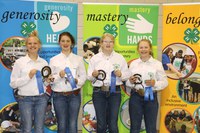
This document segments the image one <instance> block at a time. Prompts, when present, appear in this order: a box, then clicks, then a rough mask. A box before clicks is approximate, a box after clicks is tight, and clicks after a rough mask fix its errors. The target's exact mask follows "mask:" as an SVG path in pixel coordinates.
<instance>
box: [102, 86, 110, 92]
mask: <svg viewBox="0 0 200 133" xmlns="http://www.w3.org/2000/svg"><path fill="white" fill-rule="evenodd" d="M109 88H110V86H101V90H102V91H109Z"/></svg>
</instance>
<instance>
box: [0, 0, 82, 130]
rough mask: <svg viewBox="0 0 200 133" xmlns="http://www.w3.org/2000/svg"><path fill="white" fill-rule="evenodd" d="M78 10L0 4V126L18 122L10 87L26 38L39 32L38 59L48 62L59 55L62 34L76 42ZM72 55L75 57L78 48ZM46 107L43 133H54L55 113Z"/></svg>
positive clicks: (18, 2)
mask: <svg viewBox="0 0 200 133" xmlns="http://www.w3.org/2000/svg"><path fill="white" fill-rule="evenodd" d="M77 8H78V5H77V4H76V3H65V2H53V1H51V2H46V1H45V2H43V1H21V0H9V1H0V29H1V30H0V44H1V45H0V60H1V64H0V71H1V72H0V95H1V96H0V101H1V102H0V109H1V110H0V113H1V114H2V115H1V116H0V123H2V122H3V124H5V125H6V124H8V123H6V122H8V121H6V120H15V121H18V118H20V116H19V115H20V114H19V113H18V112H19V109H18V105H17V103H16V101H15V98H14V95H13V94H14V92H13V89H12V88H11V87H10V86H9V83H10V74H11V71H12V66H13V64H14V62H15V61H16V60H17V59H18V58H20V57H23V56H25V55H26V47H25V38H26V37H27V35H28V34H30V33H31V32H32V31H33V30H37V31H38V34H39V38H40V39H41V42H42V48H41V50H40V56H41V57H42V58H44V59H46V60H47V61H48V62H49V59H50V58H51V57H52V56H54V55H56V54H58V53H60V50H61V49H60V46H59V45H58V37H59V34H60V33H61V32H63V31H68V32H70V33H71V34H72V35H73V36H74V38H75V40H77V11H78V9H77ZM73 52H74V53H77V45H75V47H74V49H73ZM48 107H49V108H48V109H47V110H48V112H47V114H48V116H46V121H45V133H55V132H56V130H57V125H56V124H55V123H56V122H55V120H56V118H55V114H54V111H52V109H51V108H50V107H51V103H49V106H48ZM8 114H9V115H8ZM47 119H48V121H47ZM17 130H18V129H16V132H17Z"/></svg>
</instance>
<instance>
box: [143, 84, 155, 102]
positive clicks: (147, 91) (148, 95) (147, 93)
mask: <svg viewBox="0 0 200 133" xmlns="http://www.w3.org/2000/svg"><path fill="white" fill-rule="evenodd" d="M149 98H150V101H153V100H154V97H153V90H152V87H151V86H149V87H145V92H144V100H145V101H149Z"/></svg>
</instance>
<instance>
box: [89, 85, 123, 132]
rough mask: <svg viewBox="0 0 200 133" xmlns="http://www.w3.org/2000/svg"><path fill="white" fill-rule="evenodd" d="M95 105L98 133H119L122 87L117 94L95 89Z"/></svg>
mask: <svg viewBox="0 0 200 133" xmlns="http://www.w3.org/2000/svg"><path fill="white" fill-rule="evenodd" d="M92 99H93V104H94V108H95V112H96V117H97V133H106V131H107V129H108V130H109V133H118V132H119V130H118V125H117V121H118V113H119V107H120V103H121V91H120V87H119V88H116V92H115V93H110V92H105V91H102V90H100V89H95V88H94V91H93V95H92Z"/></svg>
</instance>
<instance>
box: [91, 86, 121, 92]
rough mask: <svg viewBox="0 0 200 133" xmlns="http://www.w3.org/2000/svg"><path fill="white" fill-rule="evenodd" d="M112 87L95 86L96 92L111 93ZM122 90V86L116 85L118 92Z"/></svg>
mask: <svg viewBox="0 0 200 133" xmlns="http://www.w3.org/2000/svg"><path fill="white" fill-rule="evenodd" d="M110 89H111V87H110V86H100V87H99V86H94V90H101V91H110ZM118 90H120V85H116V91H118Z"/></svg>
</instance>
